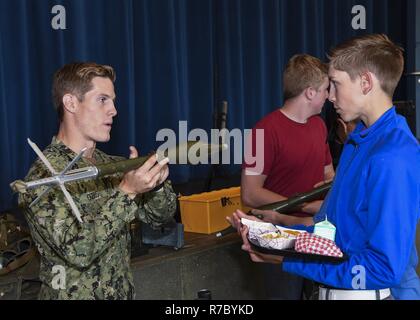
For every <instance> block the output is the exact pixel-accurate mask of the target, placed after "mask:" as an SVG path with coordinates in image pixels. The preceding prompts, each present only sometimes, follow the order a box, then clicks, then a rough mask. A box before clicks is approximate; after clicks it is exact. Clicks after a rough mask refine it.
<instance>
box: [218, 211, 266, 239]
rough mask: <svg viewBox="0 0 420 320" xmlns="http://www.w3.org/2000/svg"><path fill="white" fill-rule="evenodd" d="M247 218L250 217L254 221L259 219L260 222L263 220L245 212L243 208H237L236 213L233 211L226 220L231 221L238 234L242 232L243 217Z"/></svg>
mask: <svg viewBox="0 0 420 320" xmlns="http://www.w3.org/2000/svg"><path fill="white" fill-rule="evenodd" d="M242 218H245V219H249V220H253V221H259V222H263V221H262V220H261V219H258V218H257V217H255V216H248V215H247V214H245V213H244V212H242V211H241V210H239V209H238V210H236V211H235V212H234V213H232V215H231V216H230V217H226V220H227V221H228V222H229V223H230V225H231V226H232V227H234V228H235V229H236V230H237V231H238V234H240V232H241V230H240V229H241V226H242V224H241V219H242Z"/></svg>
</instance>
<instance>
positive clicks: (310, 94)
mask: <svg viewBox="0 0 420 320" xmlns="http://www.w3.org/2000/svg"><path fill="white" fill-rule="evenodd" d="M315 95H316V90H315V89H314V88H312V87H308V88H306V89H305V97H306V98H307V99H308V100H312V99H313V98H314V97H315Z"/></svg>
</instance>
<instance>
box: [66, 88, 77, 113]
mask: <svg viewBox="0 0 420 320" xmlns="http://www.w3.org/2000/svg"><path fill="white" fill-rule="evenodd" d="M75 100H76V97H75V96H74V95H72V94H70V93H66V94H65V95H64V96H63V106H64V108H65V109H66V110H67V111H68V112H70V113H74V112H75V111H76V105H75Z"/></svg>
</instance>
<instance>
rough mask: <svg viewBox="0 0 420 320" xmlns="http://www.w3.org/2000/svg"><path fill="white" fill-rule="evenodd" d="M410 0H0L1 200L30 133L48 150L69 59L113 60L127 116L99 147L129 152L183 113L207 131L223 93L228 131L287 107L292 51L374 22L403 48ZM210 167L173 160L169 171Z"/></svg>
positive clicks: (17, 175)
mask: <svg viewBox="0 0 420 320" xmlns="http://www.w3.org/2000/svg"><path fill="white" fill-rule="evenodd" d="M412 1H414V0H407V1H397V0H381V1H375V0H358V1H349V0H340V1H339V0H317V1H313V0H122V1H118V0H68V1H59V0H56V1H50V0H36V1H35V0H0V148H1V149H0V210H2V209H6V208H10V207H12V206H14V205H15V203H14V199H13V197H12V193H11V191H10V188H9V183H10V182H11V181H13V180H16V179H22V178H23V177H24V176H25V174H26V172H27V171H28V169H29V166H30V164H31V163H32V162H33V161H34V159H35V154H34V153H33V151H32V150H31V149H30V148H29V146H28V145H27V143H26V138H28V137H30V138H31V139H32V140H33V141H35V142H36V143H37V144H38V145H39V146H40V147H41V148H44V147H45V146H47V145H48V144H49V143H50V141H51V137H52V135H54V134H55V133H56V132H57V128H58V123H57V117H56V114H55V111H54V110H53V107H52V103H51V79H52V75H53V73H54V71H56V70H57V69H58V68H59V67H61V66H62V65H63V64H65V63H69V62H72V61H95V62H98V63H103V64H109V65H112V66H113V67H114V68H115V70H116V73H117V81H116V85H115V86H116V93H117V108H118V109H117V110H118V116H117V118H116V120H115V122H114V126H113V129H112V137H111V141H110V142H109V143H107V144H104V145H99V146H98V147H99V148H101V149H103V150H104V151H105V152H108V153H111V154H118V155H125V156H127V155H128V146H129V145H131V144H132V145H135V146H137V147H138V149H140V152H141V154H146V153H149V152H150V151H151V150H153V149H155V148H157V147H158V145H159V144H160V143H157V142H156V141H155V137H156V133H157V132H158V131H159V130H160V129H162V128H170V129H173V130H174V131H175V132H176V133H178V121H180V120H186V121H188V128H189V129H193V128H202V129H204V130H206V131H207V132H209V130H210V128H211V127H212V124H213V119H212V116H213V108H214V106H215V105H217V104H218V103H220V102H221V101H222V100H226V101H228V104H229V109H228V123H227V127H228V129H233V128H239V129H241V130H243V129H246V128H251V127H252V126H253V125H254V124H255V122H256V121H257V120H258V119H260V118H261V117H262V116H264V115H265V114H267V113H268V112H270V111H272V110H274V109H275V108H278V107H279V106H281V104H282V90H281V88H282V79H281V74H282V71H283V68H284V64H285V63H286V61H287V60H288V59H289V58H290V57H291V56H292V55H293V54H295V53H302V52H306V53H309V54H312V55H315V56H318V57H320V58H322V59H324V58H325V53H326V52H327V51H328V49H329V48H330V47H332V46H333V45H335V44H337V43H338V42H339V41H342V40H344V39H346V38H349V37H350V36H353V35H356V34H362V33H371V32H385V33H387V34H389V35H390V36H391V38H393V39H394V40H396V41H397V42H399V43H400V44H401V45H403V46H405V45H406V44H407V41H408V40H407V36H406V33H407V32H406V31H407V28H410V26H407V24H406V20H407V16H408V15H409V14H411V12H409V11H408V10H407V3H411V2H412ZM357 4H361V5H364V6H365V8H366V10H367V29H366V30H357V31H355V30H353V29H352V27H351V19H352V17H353V16H352V14H351V8H352V7H353V6H354V5H357ZM54 5H63V6H64V7H65V9H66V27H67V29H66V30H54V29H53V28H52V27H51V20H52V18H53V17H54V15H55V14H52V13H51V9H52V7H53V6H54ZM413 14H414V13H413ZM410 21H413V19H411V20H410ZM398 94H399V95H400V96H401V97H404V96H405V94H406V92H405V87H404V83H403V84H402V86H400V88H399V91H398ZM238 169H239V167H238V166H228V171H229V172H234V171H235V170H238ZM208 170H209V166H196V167H192V166H171V176H170V178H171V179H172V180H173V181H174V182H185V181H188V180H189V179H191V178H204V177H206V175H207V172H208Z"/></svg>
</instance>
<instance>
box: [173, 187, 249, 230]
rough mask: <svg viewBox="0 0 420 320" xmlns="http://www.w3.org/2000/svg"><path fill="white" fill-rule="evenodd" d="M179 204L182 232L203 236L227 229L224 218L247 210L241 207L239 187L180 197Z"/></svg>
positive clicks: (227, 224)
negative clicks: (235, 212)
mask: <svg viewBox="0 0 420 320" xmlns="http://www.w3.org/2000/svg"><path fill="white" fill-rule="evenodd" d="M179 204H180V210H181V220H182V223H183V225H184V230H185V231H187V232H196V233H205V234H210V233H214V232H218V231H220V230H223V229H225V228H227V227H228V226H229V223H228V222H227V221H226V216H230V215H231V214H232V213H233V212H234V211H235V210H236V209H241V210H243V211H248V210H249V208H247V207H245V206H243V205H242V201H241V188H240V187H233V188H227V189H221V190H216V191H211V192H204V193H200V194H194V195H191V196H182V197H179Z"/></svg>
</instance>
